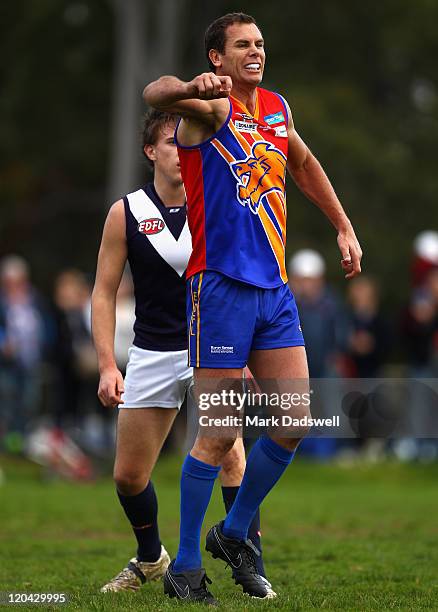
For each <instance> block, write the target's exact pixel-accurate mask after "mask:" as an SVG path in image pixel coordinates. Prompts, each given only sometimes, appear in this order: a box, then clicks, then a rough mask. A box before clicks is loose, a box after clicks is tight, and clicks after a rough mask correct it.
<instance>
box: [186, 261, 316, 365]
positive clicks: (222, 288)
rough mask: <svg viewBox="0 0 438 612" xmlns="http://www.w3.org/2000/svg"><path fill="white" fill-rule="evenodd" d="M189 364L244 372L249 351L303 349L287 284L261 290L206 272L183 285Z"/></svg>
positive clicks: (295, 311)
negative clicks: (184, 289) (240, 369)
mask: <svg viewBox="0 0 438 612" xmlns="http://www.w3.org/2000/svg"><path fill="white" fill-rule="evenodd" d="M187 326H188V330H189V365H190V366H191V367H198V368H199V367H201V368H243V367H245V366H246V364H247V362H248V359H249V354H250V352H251V351H253V350H261V349H274V348H284V347H287V346H304V338H303V334H302V331H301V325H300V319H299V316H298V310H297V306H296V303H295V299H294V296H293V295H292V292H291V290H290V289H289V286H288V285H287V284H285V285H282V286H281V287H277V288H275V289H262V288H260V287H256V286H254V285H249V284H246V283H242V282H239V281H236V280H234V279H232V278H229V277H228V276H224V275H223V274H220V273H219V272H214V271H212V270H206V271H204V272H199V273H198V274H194V275H193V276H192V277H190V278H189V279H188V281H187Z"/></svg>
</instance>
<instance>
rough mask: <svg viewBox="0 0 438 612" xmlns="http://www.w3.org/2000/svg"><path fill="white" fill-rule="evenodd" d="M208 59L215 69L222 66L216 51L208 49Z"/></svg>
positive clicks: (219, 55)
mask: <svg viewBox="0 0 438 612" xmlns="http://www.w3.org/2000/svg"><path fill="white" fill-rule="evenodd" d="M208 57H209V59H210V62H211V63H212V64H213V66H214V67H215V68H219V66H222V60H221V54H220V53H219V51H216V49H210V51H209V52H208Z"/></svg>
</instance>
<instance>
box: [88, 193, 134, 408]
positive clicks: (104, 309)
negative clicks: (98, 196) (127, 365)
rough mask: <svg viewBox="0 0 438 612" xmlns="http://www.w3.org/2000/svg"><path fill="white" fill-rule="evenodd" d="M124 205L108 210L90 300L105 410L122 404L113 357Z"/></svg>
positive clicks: (123, 251) (120, 382)
mask: <svg viewBox="0 0 438 612" xmlns="http://www.w3.org/2000/svg"><path fill="white" fill-rule="evenodd" d="M125 226H126V221H125V212H124V208H123V201H122V200H119V201H118V202H116V203H115V204H113V206H112V207H111V209H110V211H109V213H108V216H107V218H106V221H105V226H104V228H103V235H102V242H101V245H100V249H99V256H98V260H97V270H96V281H95V284H94V289H93V295H92V299H91V322H92V332H93V340H94V346H95V347H96V352H97V359H98V362H99V373H100V381H99V390H98V393H97V394H98V396H99V399H100V401H101V402H102V404H103V405H104V406H108V407H114V406H117V404H120V403H123V402H122V399H121V394H122V393H123V376H122V374H121V372H120V371H119V369H118V368H117V364H116V360H115V356H114V333H115V326H116V296H117V290H118V288H119V285H120V279H121V277H122V274H123V269H124V267H125V263H126V258H127V247H126V238H125Z"/></svg>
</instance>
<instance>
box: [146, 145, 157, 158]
mask: <svg viewBox="0 0 438 612" xmlns="http://www.w3.org/2000/svg"><path fill="white" fill-rule="evenodd" d="M143 151H144V154H145V155H146V157H147V158H148V159H150V160H151V161H152V162H154V161H155V160H156V159H157V154H156V153H155V147H154V145H151V144H147V145H145V146H144V147H143Z"/></svg>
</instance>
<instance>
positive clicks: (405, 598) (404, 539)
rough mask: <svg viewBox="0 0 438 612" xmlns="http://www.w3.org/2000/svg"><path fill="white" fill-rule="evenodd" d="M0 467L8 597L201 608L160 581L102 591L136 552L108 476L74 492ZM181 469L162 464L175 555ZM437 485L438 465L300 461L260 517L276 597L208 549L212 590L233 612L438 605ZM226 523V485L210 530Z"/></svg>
mask: <svg viewBox="0 0 438 612" xmlns="http://www.w3.org/2000/svg"><path fill="white" fill-rule="evenodd" d="M0 465H2V468H3V471H4V474H5V482H4V484H3V486H1V487H0V518H1V527H0V533H1V537H0V551H1V552H0V561H1V565H0V591H15V592H17V591H27V592H37V591H44V592H65V593H67V594H68V595H69V597H70V603H69V605H68V606H64V607H59V608H58V609H73V610H157V611H158V610H173V609H175V608H177V607H178V606H179V607H182V608H183V609H184V610H191V609H196V610H199V606H193V605H192V606H181V605H180V604H178V603H176V602H175V600H168V599H166V598H164V596H163V594H162V586H161V583H160V582H159V583H154V584H149V585H146V586H145V587H144V588H143V589H142V590H141V591H140V592H139V593H128V594H121V595H103V594H100V593H99V592H98V591H99V587H100V586H101V585H102V584H103V583H104V582H105V581H107V579H108V578H110V577H111V576H112V575H114V574H115V573H117V572H118V571H119V570H120V569H121V568H122V567H123V565H124V563H125V562H126V561H127V560H128V559H129V558H130V557H131V556H133V554H134V551H135V549H134V546H133V539H132V537H131V534H130V530H129V528H128V526H127V524H126V522H125V519H124V516H123V514H122V511H121V509H120V507H119V505H118V502H117V501H116V498H115V495H114V489H113V485H112V482H111V480H110V479H109V478H108V479H102V480H100V481H98V482H96V483H93V484H83V485H77V484H70V483H65V482H60V481H44V480H43V479H41V477H40V474H39V470H38V468H37V467H35V466H33V465H30V464H28V463H26V462H22V461H11V460H10V459H8V460H6V459H5V458H3V459H2V458H1V457H0ZM179 465H180V459H179V458H175V457H165V458H163V459H162V460H161V462H160V464H159V466H158V467H157V469H156V474H155V479H154V482H155V484H156V489H157V492H158V496H159V503H160V524H161V536H162V540H163V543H164V544H165V546H166V547H167V549H168V550H169V552H170V554H171V555H174V554H175V551H176V547H177V539H178V538H177V536H178V505H179V493H178V472H179ZM437 481H438V466H437V465H434V466H409V465H398V464H391V463H387V464H386V463H385V464H379V465H373V466H359V467H350V468H345V467H344V468H343V467H339V466H330V465H323V466H321V465H313V464H310V463H304V462H300V461H296V462H295V463H294V465H293V466H291V468H290V469H289V471H288V473H287V474H286V475H285V476H284V478H283V480H282V481H281V483H280V484H279V486H277V488H276V489H275V490H274V491H273V492H272V494H271V495H270V497H269V499H268V500H267V501H266V502H265V505H264V507H263V510H262V529H263V543H264V550H265V553H264V554H265V562H266V565H267V568H268V575H269V578H270V579H271V581H272V583H273V586H274V588H275V590H276V591H277V593H278V598H277V599H276V600H274V601H271V602H261V601H257V600H252V599H249V598H247V597H246V596H244V595H243V594H242V593H241V591H240V589H239V590H238V589H237V588H236V587H235V586H234V583H232V582H231V579H230V577H229V572H230V570H229V569H227V570H225V569H224V564H223V563H222V562H219V561H213V560H212V559H210V558H209V557H207V555H206V554H205V555H204V561H205V566H206V568H207V573H208V574H209V576H210V577H211V578H212V579H213V585H212V587H211V590H212V592H213V593H214V595H215V596H216V597H218V598H219V599H220V602H221V608H227V609H228V610H253V609H260V610H262V609H265V608H266V609H267V608H270V609H275V610H310V609H324V610H335V609H337V610H352V611H362V610H392V609H398V610H401V609H403V610H425V609H435V610H437V609H438V546H437V543H438V542H437V541H438V538H437V536H438V520H437V513H438V486H437ZM221 517H222V503H221V498H220V492H219V489H217V490H215V494H214V499H213V501H212V504H211V507H210V509H209V511H208V514H207V519H206V522H205V525H206V527H208V526H211V524H212V523H213V522H215V521H216V520H218V519H220V518H221ZM204 533H205V530H204ZM20 608H21V609H36V607H35V606H33V607H31V606H26V607H24V606H20ZM8 609H11V607H8ZM39 609H41V607H39ZM45 609H53V608H48V607H46V608H45Z"/></svg>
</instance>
